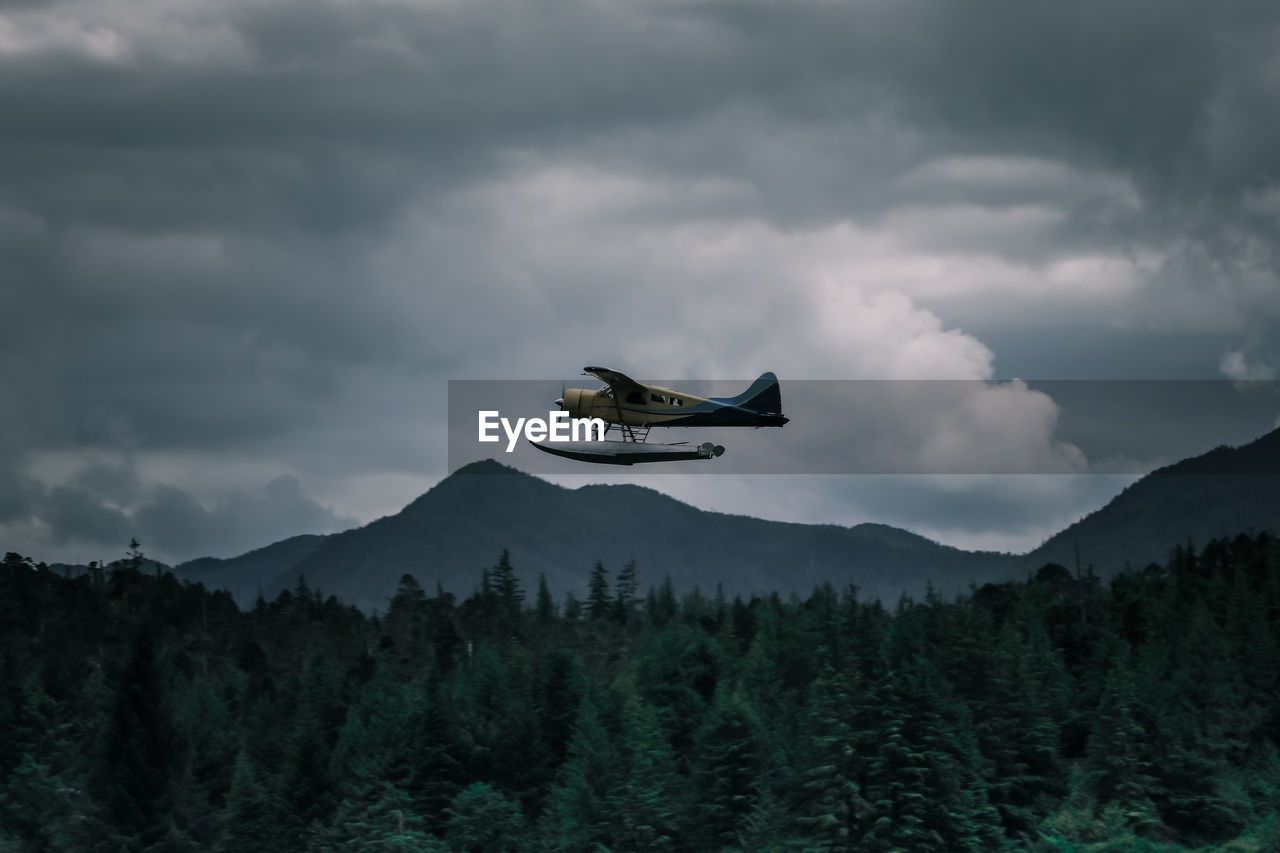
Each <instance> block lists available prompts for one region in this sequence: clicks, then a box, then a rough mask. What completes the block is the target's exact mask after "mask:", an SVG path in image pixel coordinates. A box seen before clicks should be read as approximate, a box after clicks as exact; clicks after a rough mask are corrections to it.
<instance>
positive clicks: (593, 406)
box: [557, 385, 788, 427]
mask: <svg viewBox="0 0 1280 853" xmlns="http://www.w3.org/2000/svg"><path fill="white" fill-rule="evenodd" d="M557 403H559V404H560V406H561V408H563V409H564V410H565V411H567V412H568V413H569V416H570V417H574V418H601V419H603V420H604V421H606V422H608V423H611V424H622V425H626V426H680V427H698V426H705V427H739V426H744V427H780V426H782V425H783V424H785V423H786V422H787V420H788V419H787V418H786V417H784V416H783V415H782V414H781V413H780V412H761V411H756V410H755V409H751V408H747V407H745V406H741V405H737V404H736V401H735V400H733V399H726V398H715V397H698V396H696V395H694V394H686V393H684V392H681V391H673V390H672V389H670V388H663V387H661V386H659V385H639V386H638V387H632V388H629V389H623V390H622V391H621V392H620V393H615V392H614V391H613V390H612V389H608V388H606V389H602V390H599V391H591V390H588V389H585V388H570V389H568V390H566V391H565V392H564V397H563V398H562V401H560V400H558V401H557Z"/></svg>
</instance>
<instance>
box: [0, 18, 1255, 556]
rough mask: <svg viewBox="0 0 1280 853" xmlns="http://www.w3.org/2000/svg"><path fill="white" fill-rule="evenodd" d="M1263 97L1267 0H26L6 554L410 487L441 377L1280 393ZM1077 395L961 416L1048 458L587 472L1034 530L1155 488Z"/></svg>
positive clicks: (223, 528)
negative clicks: (825, 472) (1075, 414)
mask: <svg viewBox="0 0 1280 853" xmlns="http://www.w3.org/2000/svg"><path fill="white" fill-rule="evenodd" d="M1277 103H1280V6H1277V5H1276V4H1275V3H1274V2H1273V0H1261V1H1260V2H1249V0H1242V2H1234V3H1203V2H1197V3H1189V2H1179V0H1159V2H1157V1H1156V0H1134V2H1126V3H1119V4H1118V3H1113V2H1081V3H1054V4H1043V3H1025V2H1014V0H977V2H970V3H963V4H960V3H923V2H912V0H866V1H865V2H862V0H851V2H832V0H787V2H764V0H724V2H704V0H692V2H682V1H681V0H627V2H602V0H537V2H528V0H456V2H454V1H453V0H439V1H438V2H437V0H421V2H416V1H415V2H397V0H264V2H250V3H246V2H241V0H128V2H126V0H95V1H93V2H77V0H52V2H44V0H9V2H6V3H3V4H0V317H2V318H3V321H4V324H3V334H2V335H0V549H3V550H17V551H20V552H23V553H26V554H30V555H31V556H33V557H35V558H37V559H45V560H50V561H53V560H64V559H77V560H88V559H112V558H115V557H117V556H120V555H121V554H122V553H123V550H124V546H125V543H127V541H128V539H129V537H130V536H134V535H136V536H138V538H139V539H141V540H142V541H143V545H144V550H146V551H148V553H150V554H152V555H153V556H157V557H161V558H163V559H169V560H178V559H185V558H190V557H194V556H199V555H203V554H215V555H220V556H229V555H232V554H236V553H239V552H241V551H244V550H246V549H248V548H252V547H257V546H260V545H263V544H267V543H269V542H271V541H274V540H276V539H279V538H283V537H285V536H287V535H292V534H295V533H302V532H324V531H330V530H337V529H342V528H344V527H347V526H350V525H352V524H355V523H363V522H366V521H369V520H372V519H373V518H376V517H378V516H380V515H384V514H387V513H391V512H394V511H396V510H398V509H399V508H400V507H401V506H403V505H404V504H405V503H407V502H408V501H409V500H411V499H412V498H413V497H415V496H416V495H418V494H420V493H421V492H422V491H424V490H426V489H427V488H429V487H430V486H431V485H432V484H434V483H435V482H437V481H438V480H439V479H440V478H441V477H442V476H444V474H445V473H446V466H447V447H446V445H447V442H446V416H445V408H446V403H447V388H448V380H450V379H454V380H457V379H526V380H532V379H538V380H548V381H549V386H550V387H552V388H553V389H554V388H555V387H556V386H557V385H558V382H559V380H560V379H561V378H562V377H563V378H569V377H573V376H574V375H575V374H576V373H577V371H578V370H579V368H580V367H581V366H582V365H584V364H604V365H609V366H612V367H615V368H618V369H621V370H624V371H627V372H629V373H631V374H632V375H634V376H635V377H636V378H639V379H647V378H657V377H663V378H667V379H679V378H681V377H687V378H690V379H694V378H700V379H715V378H723V379H725V380H729V379H750V378H752V377H754V376H755V375H757V374H759V373H760V372H762V371H764V370H773V371H774V372H776V373H777V374H778V375H779V376H780V377H782V378H783V394H784V402H785V401H786V400H787V399H788V396H787V381H788V380H798V379H807V380H818V379H824V380H831V379H850V380H852V379H971V380H989V379H1011V378H1014V377H1018V378H1022V379H1027V380H1036V379H1089V380H1110V379H1152V380H1169V379H1233V380H1240V379H1263V380H1269V379H1274V378H1275V377H1276V370H1277V368H1278V367H1280V257H1278V256H1277V247H1278V245H1280V243H1278V238H1280V110H1277V109H1276V104H1277ZM1242 393H1244V392H1242ZM984 394H985V395H986V396H983V395H984ZM993 394H994V396H992V395H993ZM997 398H998V400H999V401H1000V405H999V406H997V408H996V409H994V410H992V409H989V408H987V406H986V403H985V402H984V401H990V400H996V399H997ZM1062 405H1065V404H1062V403H1061V402H1060V401H1057V400H1054V399H1053V397H1052V396H1051V395H1047V394H1045V393H1044V392H1042V391H1037V390H1035V389H1034V388H1032V387H1026V388H1019V387H1018V386H1005V387H1003V388H1002V389H999V390H998V391H996V392H981V393H979V394H978V395H977V396H970V397H968V398H966V399H962V400H958V401H956V408H955V412H958V413H960V414H964V413H968V419H967V420H966V419H965V418H962V417H960V418H959V420H956V418H951V419H944V421H943V423H963V424H964V425H965V430H967V431H962V432H963V434H964V435H965V436H968V440H967V443H966V441H959V442H953V444H955V447H960V448H969V449H970V450H971V451H973V448H975V447H979V445H975V444H974V442H973V440H972V439H973V436H974V435H982V434H983V433H982V431H981V429H978V430H977V432H975V428H981V427H983V425H984V424H986V425H987V426H991V427H992V429H991V441H990V442H989V443H987V444H986V445H985V446H982V447H981V448H980V451H981V452H985V453H990V454H995V455H999V453H1000V451H999V447H1003V446H1004V445H1001V444H999V442H1006V441H1007V442H1011V443H1012V444H1011V446H1013V447H1016V448H1021V449H1022V450H1024V451H1025V452H1028V453H1037V452H1041V453H1044V454H1048V455H1049V456H1050V457H1052V458H1055V459H1059V460H1062V459H1066V460H1068V461H1069V464H1067V465H1066V467H1065V468H1063V469H1062V471H1061V472H1060V473H1056V474H1053V475H1048V476H1035V477H1028V476H1024V475H1006V476H995V475H992V476H984V475H981V474H977V475H964V476H961V475H952V476H945V477H927V476H922V475H920V474H913V475H910V476H892V475H876V476H870V475H840V476H837V475H829V476H807V477H800V476H784V475H776V474H775V475H747V474H741V475H739V474H725V475H717V476H714V477H705V476H703V477H697V476H684V475H679V474H676V475H673V474H665V475H661V474H660V475H653V474H650V475H642V474H639V473H629V474H625V475H619V474H617V473H615V472H612V471H604V472H596V471H594V470H592V471H591V472H589V473H587V474H565V475H562V476H561V477H560V478H559V479H560V480H561V481H563V482H566V483H576V482H583V481H587V480H603V481H618V480H620V479H622V480H630V481H635V482H644V483H646V484H648V485H651V486H653V487H654V488H659V489H662V490H664V491H667V492H669V493H671V494H674V495H676V496H678V497H681V498H682V499H686V500H689V501H691V502H693V503H695V504H697V505H700V506H705V507H708V508H718V509H725V510H729V511H735V512H751V513H754V514H759V515H764V516H768V517H774V518H786V519H791V520H813V521H824V522H837V523H856V522H859V521H868V520H870V521H882V522H887V523H892V524H898V525H902V526H907V527H910V528H911V529H914V530H917V531H919V532H922V533H925V534H926V535H930V536H933V537H934V538H938V539H940V540H942V541H947V542H952V543H955V544H960V545H966V546H984V547H996V548H1009V549H1020V548H1024V547H1030V546H1033V545H1035V544H1037V543H1038V542H1039V541H1040V539H1041V538H1043V536H1045V535H1047V534H1048V533H1050V532H1052V531H1053V530H1054V529H1056V528H1057V527H1059V526H1061V525H1062V524H1065V523H1067V522H1069V521H1071V520H1072V519H1074V518H1075V517H1077V516H1078V515H1079V514H1081V513H1083V512H1086V511H1088V510H1090V509H1093V508H1095V507H1096V506H1097V505H1099V504H1100V503H1102V502H1103V501H1105V500H1106V499H1107V498H1108V497H1109V496H1110V495H1112V494H1114V493H1115V492H1116V491H1117V490H1118V489H1120V488H1122V487H1123V485H1124V484H1125V483H1127V482H1129V481H1130V480H1131V479H1132V478H1133V473H1132V472H1133V470H1135V467H1141V466H1140V465H1139V466H1135V465H1132V464H1130V465H1128V467H1126V468H1125V472H1124V473H1116V469H1115V467H1114V465H1112V464H1111V463H1110V462H1108V459H1112V458H1113V457H1107V458H1106V459H1103V458H1094V457H1093V456H1092V455H1091V454H1090V451H1089V450H1088V449H1082V448H1080V447H1078V446H1077V445H1076V444H1074V443H1073V442H1072V441H1071V438H1070V436H1063V435H1061V434H1060V432H1059V430H1060V428H1061V427H1062V424H1063V423H1064V422H1065V417H1066V415H1065V409H1062V410H1061V411H1060V407H1061V406H1062ZM993 411H994V412H997V413H1003V412H1011V413H1014V414H1013V415H1011V416H1010V417H1012V418H1013V419H1012V420H1009V419H1007V418H1005V417H1003V416H1000V417H996V416H995V415H993V414H992V412H993ZM1275 412H1276V414H1280V403H1277V405H1276V406H1275ZM788 414H790V415H791V416H792V417H793V418H797V419H802V418H803V417H804V416H805V413H804V412H800V411H797V410H794V409H791V408H790V407H789V410H788ZM957 417H959V415H957ZM984 418H985V420H984ZM799 422H800V421H799V420H797V423H799ZM1270 423H1274V419H1273V418H1272V419H1271V421H1270ZM1270 423H1268V424H1266V425H1264V427H1262V428H1265V427H1266V426H1270ZM975 425H976V427H975ZM1259 429H1261V428H1255V427H1254V426H1249V427H1248V428H1237V429H1235V430H1234V431H1232V430H1225V431H1224V434H1223V435H1222V436H1221V438H1216V437H1215V438H1210V437H1209V436H1206V439H1208V440H1207V444H1206V446H1205V448H1204V449H1208V447H1210V446H1213V445H1214V444H1217V443H1220V442H1223V441H1226V442H1229V443H1231V442H1235V441H1239V440H1246V439H1247V438H1249V437H1252V435H1253V434H1256V433H1257V432H1258V431H1259ZM1242 430H1243V432H1244V433H1248V434H1241V431H1242ZM941 432H945V430H941ZM938 434H939V431H937V430H935V435H934V437H935V438H937V436H938ZM944 437H945V436H944ZM724 442H725V443H726V444H727V445H728V444H730V443H731V442H730V439H728V438H726V439H724ZM1138 444H1139V446H1140V447H1145V450H1146V453H1147V456H1148V457H1150V458H1148V459H1146V461H1147V462H1152V460H1158V459H1161V458H1164V457H1165V456H1167V455H1168V454H1167V448H1162V447H1158V446H1154V445H1150V444H1147V445H1143V444H1142V443H1138ZM948 446H950V445H948ZM953 449H954V448H953ZM732 450H733V448H732V446H731V451H732ZM1077 451H1078V452H1079V454H1080V455H1078V456H1077V455H1076V453H1077ZM973 452H978V451H973ZM727 458H728V457H727V456H726V459H727ZM1109 466H1110V467H1109ZM1040 467H1044V466H1040ZM1053 470H1059V469H1056V468H1055V469H1053ZM1107 472H1110V473H1107Z"/></svg>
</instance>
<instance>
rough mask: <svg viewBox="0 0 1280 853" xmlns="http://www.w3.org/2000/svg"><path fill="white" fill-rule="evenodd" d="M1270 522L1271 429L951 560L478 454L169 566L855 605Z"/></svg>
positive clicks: (888, 536)
mask: <svg viewBox="0 0 1280 853" xmlns="http://www.w3.org/2000/svg"><path fill="white" fill-rule="evenodd" d="M1278 527H1280V430H1277V431H1275V432H1272V433H1270V434H1268V435H1266V436H1263V437H1262V438H1260V439H1258V440H1257V441H1255V442H1253V443H1251V444H1249V445H1245V446H1243V447H1240V448H1235V449H1233V448H1226V447H1220V448H1218V449H1216V450H1213V451H1210V452H1209V453H1206V454H1204V455H1202V456H1198V457H1195V458H1193V459H1187V460H1184V461H1182V462H1179V463H1177V464H1176V465H1171V466H1169V467H1167V468H1162V469H1160V470H1159V471H1156V472H1154V473H1152V474H1150V475H1148V476H1147V477H1144V478H1143V479H1142V480H1140V481H1138V482H1137V483H1135V484H1133V485H1132V486H1130V487H1129V488H1128V489H1126V490H1125V491H1124V492H1123V493H1121V494H1120V495H1119V496H1117V497H1116V498H1115V499H1114V500H1112V501H1111V502H1110V503H1108V504H1107V505H1106V506H1105V507H1103V508H1102V509H1100V510H1098V511H1097V512H1094V513H1093V514H1091V515H1089V516H1088V517H1086V518H1084V519H1082V520H1081V521H1079V522H1077V523H1076V524H1073V525H1071V526H1070V527H1068V528H1067V529H1066V530H1064V531H1062V532H1061V533H1059V534H1057V535H1056V536H1054V537H1053V538H1051V539H1049V540H1048V541H1046V542H1045V543H1044V544H1043V545H1041V546H1040V547H1039V548H1036V549H1035V550H1034V551H1032V552H1030V553H1028V554H1024V555H1021V556H1013V555H1007V554H995V553H989V552H970V551H962V550H960V549H957V548H952V547H949V546H946V545H940V544H938V543H936V542H933V541H930V540H928V539H925V538H924V537H922V536H917V535H916V534H914V533H909V532H907V531H905V530H900V529H897V528H894V527H889V526H887V525H882V524H859V525H856V526H854V527H839V526H835V525H814V524H791V523H786V522H779V521H765V520H762V519H757V518H749V517H746V516H736V515H726V514H723V513H717V512H707V511H705V510H700V509H697V508H695V507H692V506H689V505H687V504H683V503H681V502H680V501H677V500H675V499H674V498H671V497H668V496H666V495H663V494H661V493H660V492H656V491H654V490H652V489H646V488H643V487H640V486H632V485H590V486H583V487H581V488H578V489H567V488H564V487H562V486H557V485H555V484H552V483H548V482H546V481H544V480H540V479H538V478H536V477H533V476H531V475H529V474H525V473H522V472H520V471H517V470H515V469H512V468H508V467H506V466H504V465H500V464H499V463H497V462H494V461H492V460H486V461H484V462H477V463H473V464H471V465H468V466H466V467H464V468H461V469H459V470H458V471H457V472H455V473H454V474H452V475H451V476H449V477H446V478H445V479H444V480H442V481H441V482H440V483H439V484H438V485H436V487H435V488H433V489H431V490H430V491H429V492H427V493H426V494H424V495H422V496H421V497H419V498H418V499H417V500H415V501H414V502H413V503H411V504H409V505H408V506H407V507H405V508H404V509H403V510H402V511H401V512H399V513H397V514H396V515H392V516H388V517H386V518H381V519H379V520H377V521H374V522H372V523H371V524H368V525H365V526H364V527H360V528H356V529H354V530H348V531H346V532H344V533H337V534H333V535H330V536H298V537H294V538H292V539H287V540H285V541H283V542H278V543H276V544H275V545H271V546H268V547H266V548H262V549H259V550H257V551H253V552H250V553H248V554H244V555H242V556H240V557H235V558H233V559H230V560H215V559H211V558H206V559H202V560H196V561H192V562H190V563H185V564H183V565H181V566H178V567H177V569H176V571H177V572H178V574H179V575H180V576H182V577H187V578H190V579H192V580H201V581H203V582H204V583H205V584H206V585H209V586H215V587H220V588H225V589H229V590H230V591H231V592H232V593H234V594H235V595H236V596H237V600H239V601H240V602H241V604H242V605H247V604H251V603H252V601H253V600H254V598H255V597H256V596H257V594H258V592H259V591H261V593H262V594H263V595H264V596H265V597H267V598H268V599H271V598H273V597H275V596H276V595H277V594H278V593H279V592H280V591H281V590H283V589H288V588H292V587H293V586H294V585H295V584H296V583H297V579H298V577H299V576H300V575H301V576H303V577H305V578H306V580H307V583H308V584H309V585H311V586H312V587H315V588H318V589H320V590H321V592H322V593H324V594H325V595H328V594H335V595H337V596H338V597H339V598H340V599H342V600H343V601H346V602H350V603H353V604H356V605H357V606H359V607H361V608H363V609H366V610H371V609H375V608H376V609H384V608H385V607H386V604H387V601H388V599H389V598H390V596H391V595H392V594H393V593H394V591H395V588H396V585H397V584H398V582H399V579H400V577H401V576H402V575H404V574H406V573H407V574H411V575H413V576H414V577H415V578H417V580H418V582H419V583H421V584H422V585H423V586H424V587H425V588H426V589H427V590H428V591H429V592H430V591H433V590H434V589H435V587H436V585H437V584H438V585H440V586H441V587H443V588H444V589H446V590H448V591H450V592H453V593H455V594H458V595H467V594H469V593H471V591H472V590H473V589H474V588H475V587H476V586H477V584H478V583H479V581H480V573H481V570H482V569H483V568H485V567H486V566H492V565H493V564H494V563H495V562H496V561H497V559H498V555H499V553H500V552H501V551H502V549H504V548H506V549H508V550H509V551H510V554H511V562H512V564H513V565H514V566H515V568H516V571H517V574H518V575H519V576H520V577H521V578H522V580H523V582H524V586H525V590H526V593H527V594H528V595H529V596H530V597H532V595H533V592H534V590H535V589H536V583H537V578H538V575H539V574H545V576H546V578H547V583H548V586H549V587H550V588H551V591H552V593H553V594H554V595H555V596H556V597H557V598H558V599H559V598H562V597H563V595H564V594H565V593H566V592H571V593H573V594H574V595H576V596H578V597H579V598H582V597H584V596H585V594H586V585H587V576H588V574H589V573H590V571H591V568H592V566H593V565H594V564H595V563H596V561H600V562H602V563H604V565H605V567H606V568H607V569H608V570H609V571H610V573H611V575H612V574H614V573H616V572H617V571H618V570H619V569H620V568H622V566H623V565H624V564H625V563H626V562H628V561H630V560H635V561H636V564H637V567H638V570H639V578H640V583H641V587H642V588H647V587H648V586H650V585H652V584H656V583H658V582H660V581H661V580H662V578H663V576H664V575H667V574H669V575H670V576H671V579H672V581H673V582H674V583H675V585H676V587H677V589H679V590H682V591H683V590H688V589H691V588H692V587H693V586H694V585H698V586H700V587H701V588H702V589H703V591H704V592H707V593H709V594H710V593H713V592H714V591H715V589H716V585H717V584H722V585H723V587H724V590H725V592H726V593H727V594H729V595H733V594H735V593H750V592H752V591H767V592H772V591H778V592H780V593H782V594H784V595H786V594H789V593H792V592H795V593H799V594H801V595H806V594H808V593H809V592H810V591H811V590H812V589H813V587H814V586H815V585H817V584H820V583H822V582H824V581H829V582H830V583H832V584H833V585H835V586H836V587H838V588H840V587H843V586H845V585H846V584H850V583H852V584H856V585H857V586H858V587H859V589H860V590H861V594H862V595H864V596H866V597H872V596H876V597H879V598H881V599H882V600H884V601H886V602H889V603H891V602H893V601H895V600H896V599H897V598H898V596H899V595H900V594H901V593H902V592H903V591H906V592H908V593H910V594H913V595H916V596H918V595H920V594H921V593H922V592H923V590H924V588H925V585H926V582H932V584H933V585H934V586H935V587H936V588H937V589H938V591H939V592H942V593H944V594H951V593H954V592H958V591H961V590H963V589H966V588H967V587H968V586H969V584H970V583H971V582H973V583H979V584H981V583H984V582H987V581H998V580H1005V579H1008V578H1017V577H1025V576H1027V575H1028V574H1030V573H1033V572H1035V571H1036V570H1037V569H1038V568H1039V567H1040V566H1043V565H1044V564H1045V563H1047V562H1057V563H1061V564H1063V565H1066V566H1068V567H1073V566H1074V562H1075V555H1076V549H1077V546H1078V548H1079V554H1080V558H1081V561H1082V563H1083V564H1090V565H1092V566H1094V569H1095V571H1097V573H1098V574H1099V575H1102V576H1104V577H1109V576H1110V575H1111V574H1113V573H1114V572H1116V571H1117V570H1119V569H1121V568H1123V567H1124V566H1125V564H1126V563H1128V564H1131V565H1133V566H1135V567H1140V566H1144V565H1146V564H1147V563H1148V562H1151V561H1163V560H1164V559H1165V558H1166V557H1167V556H1168V551H1169V549H1170V548H1171V547H1172V546H1173V545H1175V544H1178V543H1181V542H1186V541H1187V540H1188V539H1190V540H1191V541H1192V542H1193V543H1195V544H1196V545H1203V544H1204V543H1205V542H1207V541H1209V539H1211V538H1213V537H1216V536H1225V535H1234V534H1236V533H1241V532H1246V533H1251V532H1257V531H1260V530H1264V529H1270V530H1276V529H1277V528H1278Z"/></svg>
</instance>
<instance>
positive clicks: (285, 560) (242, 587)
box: [174, 534, 328, 607]
mask: <svg viewBox="0 0 1280 853" xmlns="http://www.w3.org/2000/svg"><path fill="white" fill-rule="evenodd" d="M327 538H328V537H327V536H315V535H310V534H308V535H303V536H293V537H290V538H288V539H285V540H283V541H280V542H277V543H275V544H274V545H268V546H267V547H265V548H259V549H257V550H256V551H250V552H249V553H247V554H241V555H240V556H239V557H231V558H230V559H219V558H217V557H201V558H200V559H198V560H191V561H189V562H186V563H182V564H181V565H179V566H176V567H175V568H174V571H175V573H177V575H178V576H179V577H181V578H185V579H187V580H192V581H199V582H201V583H203V584H204V585H205V586H207V587H211V588H213V589H225V590H227V591H228V592H230V593H231V594H232V595H233V596H234V597H235V599H236V602H237V603H238V604H239V605H240V606H241V607H252V606H253V602H254V601H255V600H256V599H257V597H258V594H259V593H262V594H263V595H266V594H267V591H268V587H269V586H270V588H271V589H272V590H273V592H272V593H271V594H272V595H273V596H274V594H275V591H276V590H275V587H274V586H273V585H272V582H274V581H275V580H276V579H277V578H278V577H279V576H280V575H281V574H282V573H283V572H285V571H287V570H288V568H289V567H290V566H293V565H296V564H297V563H298V561H299V560H301V559H303V558H304V557H306V556H307V555H308V554H310V553H311V552H312V551H314V550H315V549H316V548H318V547H320V544H321V543H322V542H324V540H325V539H327Z"/></svg>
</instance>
